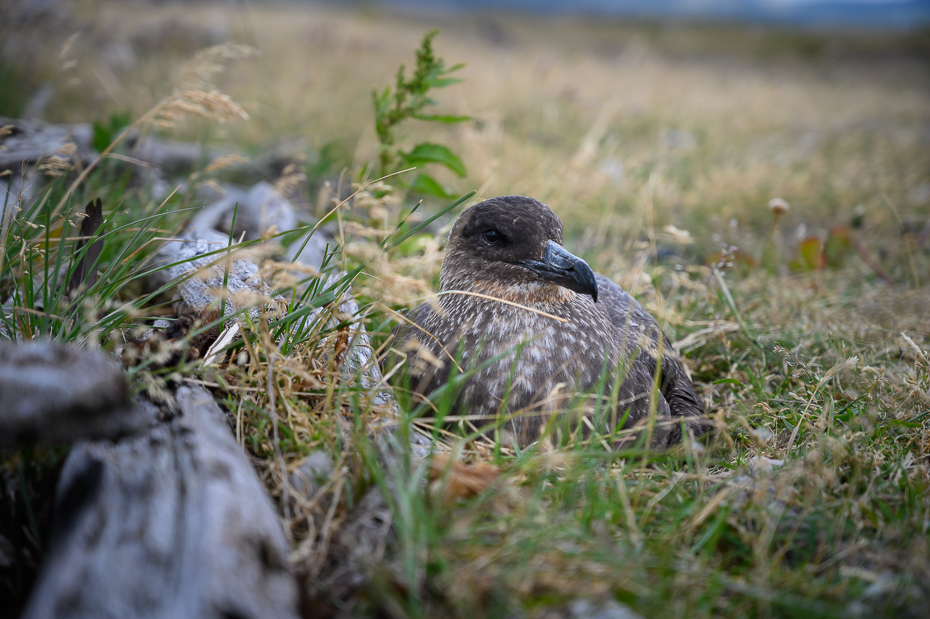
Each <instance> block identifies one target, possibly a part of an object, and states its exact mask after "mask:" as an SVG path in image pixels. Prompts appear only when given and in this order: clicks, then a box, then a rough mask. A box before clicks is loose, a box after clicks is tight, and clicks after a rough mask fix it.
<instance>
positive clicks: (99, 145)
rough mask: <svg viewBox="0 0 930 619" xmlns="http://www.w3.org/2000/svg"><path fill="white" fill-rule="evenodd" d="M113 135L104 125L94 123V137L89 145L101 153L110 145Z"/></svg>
mask: <svg viewBox="0 0 930 619" xmlns="http://www.w3.org/2000/svg"><path fill="white" fill-rule="evenodd" d="M112 137H113V136H111V135H110V132H109V131H108V130H107V128H106V127H104V126H103V125H100V124H98V123H94V138H93V140H92V142H91V145H92V146H93V147H94V150H95V151H97V152H98V153H101V152H103V151H104V149H106V147H107V146H109V145H110V142H112V141H113V139H112Z"/></svg>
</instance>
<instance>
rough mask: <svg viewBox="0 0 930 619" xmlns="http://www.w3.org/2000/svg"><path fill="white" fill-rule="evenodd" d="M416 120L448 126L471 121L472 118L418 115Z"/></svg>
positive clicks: (448, 115)
mask: <svg viewBox="0 0 930 619" xmlns="http://www.w3.org/2000/svg"><path fill="white" fill-rule="evenodd" d="M414 118H418V119H420V120H429V121H435V122H440V123H446V124H452V123H461V122H465V121H466V120H471V116H453V115H451V114H416V115H415V116H414Z"/></svg>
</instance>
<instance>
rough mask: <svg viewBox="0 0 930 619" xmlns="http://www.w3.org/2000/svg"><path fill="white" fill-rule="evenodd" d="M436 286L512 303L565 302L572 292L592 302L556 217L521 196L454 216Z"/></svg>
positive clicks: (591, 289) (591, 287)
mask: <svg viewBox="0 0 930 619" xmlns="http://www.w3.org/2000/svg"><path fill="white" fill-rule="evenodd" d="M441 288H442V290H466V291H470V292H480V293H484V294H488V295H491V296H496V297H499V298H503V299H506V300H508V301H514V302H518V303H533V302H559V301H566V300H570V299H571V298H572V297H574V294H573V293H581V294H586V295H590V296H591V298H592V299H594V301H595V302H596V301H597V283H596V281H595V279H594V272H593V271H592V270H591V267H589V266H588V264H587V263H586V262H585V261H584V260H582V259H581V258H579V257H577V256H575V255H574V254H572V253H571V252H569V251H568V250H566V249H565V248H564V247H562V222H561V221H560V220H559V218H558V216H557V215H556V214H555V213H553V212H552V209H550V208H549V207H548V206H546V205H545V204H543V203H542V202H539V201H537V200H534V199H533V198H527V197H525V196H504V197H500V198H492V199H490V200H485V201H484V202H480V203H478V204H476V205H474V206H472V207H471V208H469V209H468V210H466V211H465V212H463V213H462V214H461V215H460V216H459V218H458V220H456V222H455V225H454V226H453V227H452V232H451V233H450V234H449V243H448V245H447V246H446V254H445V257H444V258H443V261H442V276H441ZM569 291H571V292H569Z"/></svg>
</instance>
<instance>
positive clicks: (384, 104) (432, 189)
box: [371, 30, 470, 198]
mask: <svg viewBox="0 0 930 619" xmlns="http://www.w3.org/2000/svg"><path fill="white" fill-rule="evenodd" d="M437 34H439V31H438V30H431V31H429V32H427V33H426V35H424V37H423V41H422V43H421V44H420V48H419V49H418V50H417V52H416V54H417V67H416V70H415V71H414V73H413V75H412V76H411V77H410V78H409V79H407V77H406V69H405V67H404V65H401V66H400V68H399V69H398V70H397V78H396V82H395V84H394V88H393V89H392V88H391V87H390V86H387V87H385V89H384V90H382V91H380V92H379V91H378V90H377V89H374V90H373V91H372V93H371V96H372V103H373V104H374V112H375V131H376V132H377V135H378V142H379V143H380V153H379V160H380V167H381V169H380V171H381V175H386V174H390V173H391V172H396V171H398V170H400V169H401V166H404V167H413V166H416V167H418V168H420V167H422V166H424V165H426V164H431V163H435V164H439V165H442V166H445V167H446V168H448V169H449V170H451V171H452V172H454V173H455V174H457V175H458V176H461V177H464V176H465V175H466V174H467V171H466V169H465V164H464V163H462V160H461V159H460V158H459V156H458V155H456V154H455V153H453V152H452V151H451V150H449V149H448V148H447V147H445V146H443V145H441V144H434V143H431V142H421V143H419V144H416V145H414V147H413V148H411V149H410V150H407V151H404V150H401V149H400V148H399V147H398V146H397V144H396V142H397V137H396V135H395V130H396V128H397V126H398V125H399V124H400V123H402V122H403V121H405V120H408V119H417V120H423V121H427V122H438V123H444V124H454V123H459V122H463V121H466V120H470V117H469V116H454V115H446V114H427V113H425V112H424V109H426V108H427V107H430V106H433V105H435V104H436V101H435V100H434V99H432V98H431V97H430V96H429V93H430V91H431V90H434V89H438V88H445V87H446V86H451V85H452V84H457V83H458V82H461V81H462V80H461V79H459V78H455V77H450V76H451V74H452V73H454V72H456V71H458V70H459V69H461V68H462V67H463V66H465V65H463V64H457V65H454V66H452V67H449V68H448V69H447V68H446V66H445V63H444V62H443V60H442V58H437V57H436V55H435V54H434V53H433V39H434V38H435V37H436V35H437ZM409 189H410V190H411V191H415V192H417V193H423V194H427V195H433V196H437V197H440V198H452V197H454V196H453V194H452V193H451V192H449V191H448V190H447V189H446V188H445V187H443V186H442V184H441V183H439V181H437V180H436V179H435V178H433V177H432V176H430V175H428V174H425V173H423V172H419V173H418V174H417V176H416V177H415V178H414V180H413V182H412V183H411V184H410V186H409Z"/></svg>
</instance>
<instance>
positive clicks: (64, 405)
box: [0, 340, 147, 449]
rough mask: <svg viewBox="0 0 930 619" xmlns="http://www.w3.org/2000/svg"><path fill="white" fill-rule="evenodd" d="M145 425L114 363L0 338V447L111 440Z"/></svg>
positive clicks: (66, 349)
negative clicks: (19, 343)
mask: <svg viewBox="0 0 930 619" xmlns="http://www.w3.org/2000/svg"><path fill="white" fill-rule="evenodd" d="M146 423H147V420H146V418H145V417H144V416H143V415H142V414H141V412H140V411H139V410H138V409H137V408H135V407H133V405H132V403H131V402H130V400H129V386H128V385H127V384H126V379H125V378H123V373H122V371H121V370H120V368H119V366H117V365H116V364H115V363H113V362H112V361H109V360H108V359H106V358H105V357H103V356H102V355H99V354H95V353H91V352H87V351H83V350H79V349H77V348H71V347H65V346H55V345H52V344H48V343H32V344H21V345H17V344H14V343H12V342H6V341H2V340H0V449H2V448H8V447H27V446H30V445H33V444H36V443H57V444H68V445H70V444H71V443H73V442H75V441H77V440H80V439H100V438H108V439H117V438H119V437H120V436H123V435H126V434H128V433H131V432H134V431H136V430H139V429H141V428H143V427H144V426H145V425H146Z"/></svg>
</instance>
